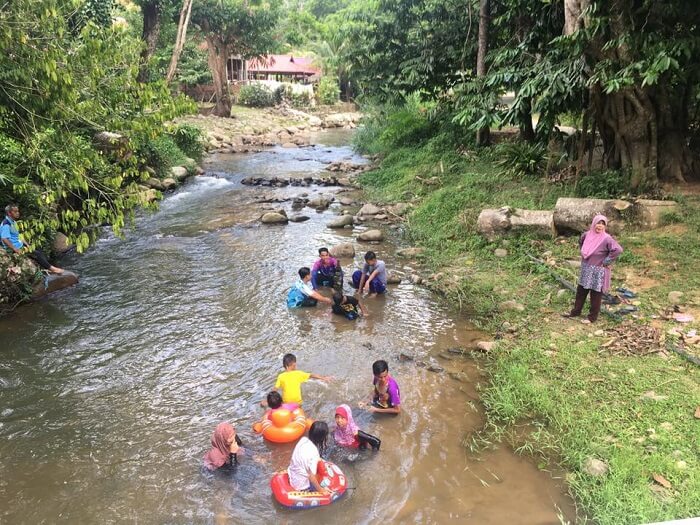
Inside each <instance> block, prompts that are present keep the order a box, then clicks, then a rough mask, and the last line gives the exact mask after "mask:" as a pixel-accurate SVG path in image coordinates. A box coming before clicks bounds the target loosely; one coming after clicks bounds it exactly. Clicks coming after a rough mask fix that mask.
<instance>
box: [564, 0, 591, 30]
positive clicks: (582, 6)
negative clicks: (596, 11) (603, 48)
mask: <svg viewBox="0 0 700 525" xmlns="http://www.w3.org/2000/svg"><path fill="white" fill-rule="evenodd" d="M589 4H590V0H564V34H565V35H571V34H573V33H575V32H576V31H577V30H578V29H583V27H584V25H585V21H584V17H583V12H584V11H585V10H586V9H587V8H588V6H589Z"/></svg>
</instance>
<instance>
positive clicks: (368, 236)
mask: <svg viewBox="0 0 700 525" xmlns="http://www.w3.org/2000/svg"><path fill="white" fill-rule="evenodd" d="M357 240H358V241H364V242H374V241H383V240H384V233H382V231H381V230H367V231H364V232H362V233H361V234H360V235H358V236H357Z"/></svg>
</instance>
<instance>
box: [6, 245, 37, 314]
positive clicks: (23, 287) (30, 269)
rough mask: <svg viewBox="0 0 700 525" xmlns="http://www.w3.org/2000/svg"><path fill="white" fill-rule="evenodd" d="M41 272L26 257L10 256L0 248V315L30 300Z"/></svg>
mask: <svg viewBox="0 0 700 525" xmlns="http://www.w3.org/2000/svg"><path fill="white" fill-rule="evenodd" d="M40 278H41V272H39V271H38V269H37V268H36V266H33V265H32V264H31V262H30V260H29V258H28V257H27V256H25V255H14V254H8V253H6V252H5V250H3V249H2V248H0V315H3V314H6V313H8V312H10V311H11V310H13V309H14V308H15V306H17V305H18V304H19V303H21V302H22V301H25V300H27V299H29V297H30V296H31V294H32V286H33V285H34V284H35V283H37V282H38V281H39V279H40Z"/></svg>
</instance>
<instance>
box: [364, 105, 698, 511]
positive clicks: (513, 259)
mask: <svg viewBox="0 0 700 525" xmlns="http://www.w3.org/2000/svg"><path fill="white" fill-rule="evenodd" d="M456 143H457V141H455V140H454V134H453V133H452V132H451V131H450V130H449V129H444V128H439V129H438V128H436V127H435V126H434V125H433V124H431V123H430V122H429V121H428V120H427V118H425V119H421V118H418V119H416V118H411V117H410V115H403V116H401V115H398V116H396V115H395V116H391V117H389V118H388V119H387V120H385V121H384V122H383V124H382V125H381V126H377V125H373V124H370V125H369V126H368V128H367V129H366V130H365V131H364V132H363V133H361V134H360V136H359V137H358V145H359V147H360V148H361V149H363V150H364V151H367V152H370V153H376V154H380V155H381V156H382V162H381V165H380V167H379V169H377V170H376V171H373V172H370V173H368V174H365V175H364V176H363V177H362V182H363V184H364V186H365V187H366V189H367V191H368V192H369V194H370V196H372V197H373V198H374V200H376V201H380V202H394V201H401V202H410V203H412V204H413V211H412V212H411V213H410V215H409V216H408V217H407V220H406V223H407V235H408V236H409V238H410V240H411V241H412V242H414V243H415V244H416V245H420V246H422V247H424V248H425V249H426V251H425V257H424V260H423V265H424V268H425V271H426V273H427V275H428V276H430V275H432V277H431V278H429V279H428V282H429V284H430V286H432V287H435V288H436V289H438V290H440V291H441V292H443V293H444V294H445V295H446V297H447V298H448V300H450V301H452V302H454V303H457V304H459V305H460V306H462V307H464V308H467V309H468V310H470V311H471V312H473V314H474V318H475V319H476V321H477V323H479V324H481V325H482V326H483V327H484V328H485V329H487V330H489V331H490V332H491V333H493V334H494V335H495V337H496V339H497V344H496V346H495V348H494V350H493V351H492V352H491V353H490V354H489V355H488V356H487V357H486V358H485V359H486V361H487V372H488V376H489V379H490V381H489V382H488V384H485V385H484V386H483V391H482V400H483V402H484V404H485V406H486V409H487V413H488V416H489V425H488V426H487V428H486V429H485V430H484V433H485V434H488V436H487V437H488V438H489V439H493V438H494V437H498V438H502V439H505V440H508V441H510V442H511V443H512V444H513V445H514V447H516V448H517V449H518V450H519V451H522V452H523V453H527V454H532V455H533V456H535V457H536V458H537V460H538V464H540V465H542V468H547V467H546V466H547V465H548V464H552V463H555V464H557V465H559V466H560V467H562V468H563V469H564V470H565V471H566V472H567V473H568V474H567V478H568V481H569V486H570V488H571V491H572V494H573V495H574V496H575V498H576V499H577V501H578V502H579V503H580V504H581V509H582V514H583V515H586V516H588V517H589V518H591V519H592V520H593V521H595V522H600V523H606V524H621V523H630V524H638V523H645V522H651V521H658V520H664V519H671V518H685V517H691V516H699V515H700V499H699V498H698V496H697V495H698V494H700V458H699V455H698V451H699V450H700V419H698V418H697V417H696V416H695V415H694V414H695V411H696V407H698V406H700V388H699V382H698V377H699V374H698V367H697V366H696V365H693V364H691V363H690V362H688V361H687V360H685V359H683V358H682V357H680V356H678V355H677V354H675V353H673V352H670V351H669V352H661V353H659V352H655V353H652V354H649V355H640V353H638V351H639V352H646V351H648V350H649V348H650V347H647V346H645V345H644V341H643V338H642V337H641V334H643V333H647V331H648V330H650V327H655V328H656V329H657V330H658V333H660V334H662V336H661V337H662V347H663V346H664V345H666V344H669V345H670V344H676V343H677V341H676V338H677V336H675V335H669V334H667V332H668V331H669V330H670V329H672V328H678V327H681V325H680V324H679V323H676V322H674V321H673V320H667V319H664V318H663V317H664V314H665V313H667V307H668V306H669V301H668V292H670V291H673V290H677V291H682V292H684V296H683V299H682V303H683V304H684V308H685V310H686V312H687V313H691V314H693V315H694V316H695V319H696V321H694V322H693V323H691V324H690V325H683V326H682V327H681V329H682V330H683V331H684V332H685V333H687V332H688V330H689V329H691V328H700V324H699V323H698V320H700V308H699V307H700V272H698V271H697V260H698V257H700V199H699V198H698V197H697V196H695V197H693V196H685V197H682V196H676V198H677V199H678V200H679V201H680V203H681V213H679V214H678V216H675V217H672V218H670V219H671V220H672V221H674V222H673V223H671V224H668V225H666V226H664V227H662V228H660V229H657V230H654V231H649V232H641V231H635V230H634V229H629V230H627V231H626V232H625V233H623V234H622V235H620V236H618V237H617V238H618V240H619V241H620V243H621V244H622V245H623V247H624V248H625V253H624V254H623V256H622V257H621V258H620V260H619V261H618V263H617V264H616V266H615V268H614V270H613V286H614V287H617V286H622V285H624V286H626V287H628V288H631V289H633V290H634V291H636V292H637V293H638V308H639V312H637V314H635V315H636V316H637V317H636V318H634V317H632V316H629V318H628V319H625V320H624V322H623V324H622V325H621V324H620V321H616V320H613V319H610V318H608V317H606V316H605V315H604V316H603V318H602V320H601V321H600V322H599V323H596V324H595V325H582V324H580V323H578V322H575V321H571V320H564V319H562V318H561V317H560V313H562V312H565V311H567V310H568V309H569V308H570V306H571V303H572V300H573V294H571V293H570V292H560V291H559V290H560V286H559V285H558V283H557V282H556V281H555V280H554V279H553V278H552V277H551V275H550V274H549V273H548V272H547V271H546V269H544V268H542V267H538V266H536V265H533V264H532V263H531V262H530V260H529V259H528V257H527V254H532V255H534V256H537V257H540V258H542V259H546V260H547V261H548V262H549V265H550V266H549V267H550V268H551V269H553V270H554V271H556V272H557V273H559V274H560V275H562V276H564V277H566V278H567V279H569V280H571V281H574V280H575V279H576V275H577V273H576V272H577V270H576V269H575V268H574V267H572V266H570V265H569V264H568V263H566V260H575V259H578V257H579V256H578V246H577V239H575V238H569V239H535V238H531V237H526V236H520V237H508V238H504V239H502V240H500V241H498V242H495V243H490V242H488V241H486V240H485V239H484V238H483V237H481V236H480V235H479V234H477V232H476V218H477V216H478V214H479V212H480V210H481V209H482V208H487V207H488V208H498V207H501V206H504V205H508V206H513V207H519V208H527V209H551V208H553V206H554V203H555V201H556V199H557V198H558V197H560V196H571V195H575V193H576V190H575V188H574V187H573V184H571V183H568V184H567V183H557V184H555V183H551V182H546V181H544V180H543V179H541V178H536V177H521V176H514V175H509V174H507V173H504V171H503V169H502V168H501V167H500V166H499V165H498V164H497V161H498V157H497V153H498V150H496V151H491V152H485V153H480V154H479V155H478V156H477V155H475V154H473V153H470V152H469V151H468V148H460V147H459V146H456V145H455V144H456ZM579 191H580V188H579ZM496 248H505V249H506V250H507V252H508V255H507V256H506V257H496V255H495V254H494V250H495V249H496ZM504 301H516V302H517V303H519V304H521V305H522V306H523V307H524V309H523V310H522V311H518V310H510V309H504V308H503V306H502V305H501V303H503V302H504ZM616 330H626V332H625V333H627V334H632V335H631V339H632V340H634V337H635V334H638V340H639V349H638V351H637V350H635V349H634V348H632V350H631V351H630V352H629V354H628V353H625V352H623V353H620V352H619V351H618V350H615V351H613V349H614V348H617V347H616V344H617V342H619V341H621V340H622V336H621V335H620V334H618V333H616ZM610 341H613V343H614V344H612V345H611V344H610ZM691 348H692V347H691ZM697 348H698V347H697V346H696V347H695V349H696V350H695V351H697ZM523 429H526V430H523ZM591 458H595V459H598V460H601V461H602V462H604V463H605V464H606V465H607V469H608V470H607V473H605V474H603V475H601V476H595V475H592V474H590V473H587V472H586V469H585V468H584V465H585V464H586V461H587V460H590V459H591ZM655 476H656V480H655Z"/></svg>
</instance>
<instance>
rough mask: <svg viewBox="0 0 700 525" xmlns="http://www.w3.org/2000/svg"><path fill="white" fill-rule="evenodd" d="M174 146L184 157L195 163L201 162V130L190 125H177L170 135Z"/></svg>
mask: <svg viewBox="0 0 700 525" xmlns="http://www.w3.org/2000/svg"><path fill="white" fill-rule="evenodd" d="M170 135H171V136H172V138H173V140H174V141H175V144H176V145H177V147H178V148H180V151H182V152H183V153H184V154H185V155H186V156H188V157H191V158H193V159H194V160H196V161H197V162H199V161H200V160H202V155H203V154H204V144H203V142H202V130H201V129H199V128H198V127H197V126H192V125H191V124H179V125H177V126H176V127H175V129H174V130H173V131H172V132H171V133H170Z"/></svg>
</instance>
